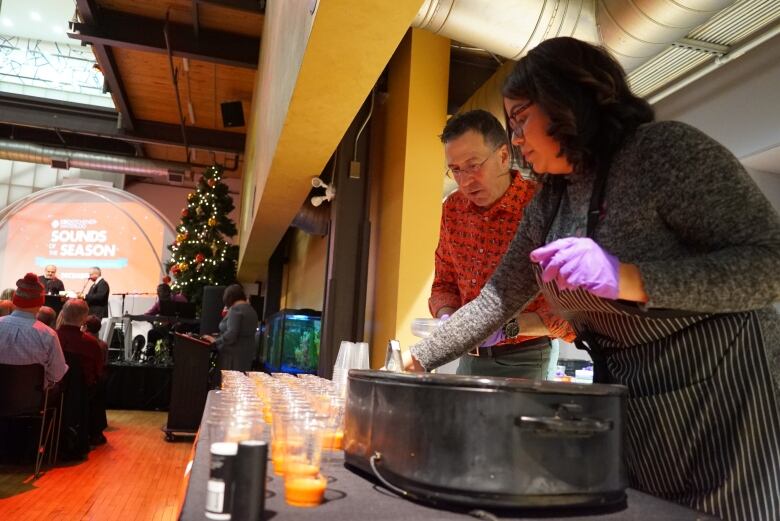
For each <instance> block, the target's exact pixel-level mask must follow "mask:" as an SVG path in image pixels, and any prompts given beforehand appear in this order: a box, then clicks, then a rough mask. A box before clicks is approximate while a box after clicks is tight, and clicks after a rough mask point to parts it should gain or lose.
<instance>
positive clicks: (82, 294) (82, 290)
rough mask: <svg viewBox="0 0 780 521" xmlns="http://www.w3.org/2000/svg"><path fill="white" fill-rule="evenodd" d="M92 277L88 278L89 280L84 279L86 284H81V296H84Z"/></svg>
mask: <svg viewBox="0 0 780 521" xmlns="http://www.w3.org/2000/svg"><path fill="white" fill-rule="evenodd" d="M90 280H92V279H89V278H87V280H85V281H84V285H83V286H81V291H80V292H79V295H81V298H84V290H85V289H86V287H87V282H89V281H90Z"/></svg>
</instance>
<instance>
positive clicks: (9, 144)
mask: <svg viewBox="0 0 780 521" xmlns="http://www.w3.org/2000/svg"><path fill="white" fill-rule="evenodd" d="M0 159H7V160H9V161H23V162H26V163H38V164H41V165H49V166H51V167H53V168H62V169H68V168H83V169H87V170H100V171H103V172H114V173H117V174H127V175H135V176H140V177H160V178H165V179H167V180H168V181H169V182H173V183H176V182H179V183H180V182H182V181H183V180H184V178H185V177H186V176H188V175H190V174H191V172H190V169H189V166H188V165H186V164H183V163H174V162H171V161H159V160H154V159H141V158H136V157H126V156H114V155H109V154H100V153H92V152H79V151H75V150H65V149H61V148H55V147H49V146H42V145H36V144H34V143H25V142H21V141H13V140H10V139H0Z"/></svg>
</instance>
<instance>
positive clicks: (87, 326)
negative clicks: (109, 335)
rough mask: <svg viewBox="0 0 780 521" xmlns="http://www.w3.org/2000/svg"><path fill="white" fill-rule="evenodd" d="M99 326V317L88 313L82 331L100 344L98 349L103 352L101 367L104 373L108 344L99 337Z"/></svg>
mask: <svg viewBox="0 0 780 521" xmlns="http://www.w3.org/2000/svg"><path fill="white" fill-rule="evenodd" d="M100 326H101V321H100V318H98V316H97V315H89V316H88V317H87V319H86V320H85V321H84V325H83V326H82V331H83V332H84V333H86V334H87V335H89V336H91V337H92V338H94V339H95V340H97V343H98V345H99V346H100V351H101V352H102V353H103V369H104V373H105V367H106V364H107V363H108V344H106V343H105V342H104V341H103V340H101V339H100V336H99V335H100Z"/></svg>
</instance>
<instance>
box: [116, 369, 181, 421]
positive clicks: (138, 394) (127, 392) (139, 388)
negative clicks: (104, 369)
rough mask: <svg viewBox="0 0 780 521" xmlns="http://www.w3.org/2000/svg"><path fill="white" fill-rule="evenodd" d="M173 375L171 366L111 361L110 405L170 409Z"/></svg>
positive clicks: (149, 409) (122, 407) (146, 409)
mask: <svg viewBox="0 0 780 521" xmlns="http://www.w3.org/2000/svg"><path fill="white" fill-rule="evenodd" d="M172 375H173V367H171V366H168V367H160V366H151V365H140V364H131V363H124V364H109V366H108V380H107V382H106V408H107V409H136V410H144V411H163V410H165V411H167V410H168V404H169V403H170V401H171V378H172Z"/></svg>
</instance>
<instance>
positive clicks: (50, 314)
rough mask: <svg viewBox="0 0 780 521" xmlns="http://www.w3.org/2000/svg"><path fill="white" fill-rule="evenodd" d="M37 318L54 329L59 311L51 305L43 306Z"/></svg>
mask: <svg viewBox="0 0 780 521" xmlns="http://www.w3.org/2000/svg"><path fill="white" fill-rule="evenodd" d="M35 318H37V319H38V320H39V321H40V322H43V323H44V324H46V325H47V326H49V327H50V328H52V329H54V323H55V322H56V321H57V312H56V311H54V310H53V309H52V308H50V307H49V306H41V309H39V310H38V314H37V315H36V316H35Z"/></svg>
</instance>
